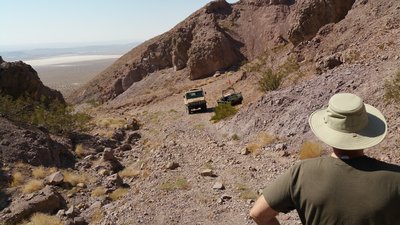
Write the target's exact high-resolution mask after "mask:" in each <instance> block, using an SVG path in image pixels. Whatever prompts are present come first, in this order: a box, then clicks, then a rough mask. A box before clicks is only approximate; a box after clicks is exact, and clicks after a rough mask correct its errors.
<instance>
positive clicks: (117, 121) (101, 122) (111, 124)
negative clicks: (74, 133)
mask: <svg viewBox="0 0 400 225" xmlns="http://www.w3.org/2000/svg"><path fill="white" fill-rule="evenodd" d="M95 124H96V126H98V127H102V128H112V129H114V128H120V127H122V126H123V125H125V124H126V120H125V119H122V118H102V119H98V120H96V121H95Z"/></svg>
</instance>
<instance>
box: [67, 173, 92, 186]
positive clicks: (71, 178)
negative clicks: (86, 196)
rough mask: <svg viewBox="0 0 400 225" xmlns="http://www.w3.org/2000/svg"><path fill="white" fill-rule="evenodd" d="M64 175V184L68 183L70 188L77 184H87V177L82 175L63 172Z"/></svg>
mask: <svg viewBox="0 0 400 225" xmlns="http://www.w3.org/2000/svg"><path fill="white" fill-rule="evenodd" d="M63 175H64V182H66V183H70V184H71V185H72V186H76V185H77V184H79V183H83V184H85V183H87V182H88V179H89V178H88V177H87V176H86V175H84V174H77V173H72V172H68V171H65V172H63Z"/></svg>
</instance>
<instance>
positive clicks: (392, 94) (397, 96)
mask: <svg viewBox="0 0 400 225" xmlns="http://www.w3.org/2000/svg"><path fill="white" fill-rule="evenodd" d="M384 97H385V100H386V102H390V101H393V102H394V103H396V104H397V105H400V71H398V72H397V73H396V76H395V78H394V79H393V80H387V81H386V82H385V96H384Z"/></svg>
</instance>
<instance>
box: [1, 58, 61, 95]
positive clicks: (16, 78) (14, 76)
mask: <svg viewBox="0 0 400 225" xmlns="http://www.w3.org/2000/svg"><path fill="white" fill-rule="evenodd" d="M0 92H1V93H3V94H7V95H11V96H13V97H14V98H18V97H21V96H25V97H30V98H32V99H34V100H36V101H41V100H43V98H44V101H45V102H46V103H49V102H52V101H54V100H56V99H57V100H58V101H59V102H61V103H65V101H64V98H63V96H62V94H61V93H60V92H59V91H56V90H53V89H50V88H48V87H46V86H44V85H43V83H42V81H40V79H39V76H38V74H37V72H36V71H35V70H34V69H33V68H32V67H31V66H30V65H28V64H25V63H23V62H22V61H19V62H5V61H4V60H3V59H2V58H1V59H0Z"/></svg>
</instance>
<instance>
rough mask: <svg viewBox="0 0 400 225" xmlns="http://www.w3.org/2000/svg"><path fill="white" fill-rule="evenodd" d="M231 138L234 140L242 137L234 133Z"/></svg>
mask: <svg viewBox="0 0 400 225" xmlns="http://www.w3.org/2000/svg"><path fill="white" fill-rule="evenodd" d="M231 138H232V140H234V141H238V140H240V137H239V135H237V134H233V135H232V137H231Z"/></svg>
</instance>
